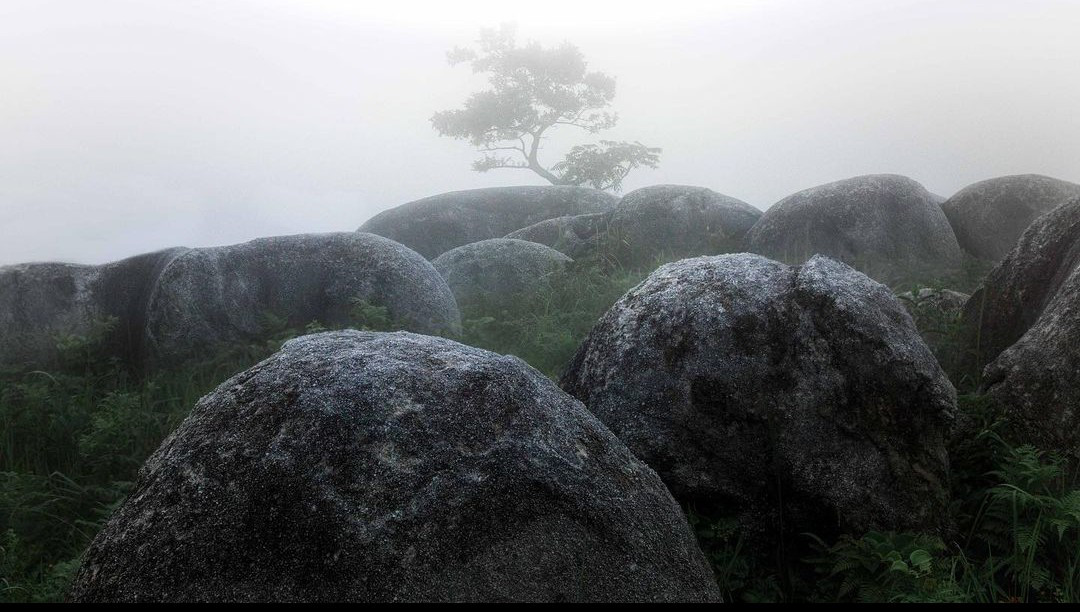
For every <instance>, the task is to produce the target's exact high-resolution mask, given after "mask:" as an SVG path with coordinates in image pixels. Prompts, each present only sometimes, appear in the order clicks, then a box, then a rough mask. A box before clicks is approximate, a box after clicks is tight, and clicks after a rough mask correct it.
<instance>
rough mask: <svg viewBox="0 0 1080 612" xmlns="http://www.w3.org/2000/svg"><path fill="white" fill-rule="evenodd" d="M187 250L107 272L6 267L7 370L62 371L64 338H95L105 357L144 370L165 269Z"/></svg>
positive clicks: (2, 276)
mask: <svg viewBox="0 0 1080 612" xmlns="http://www.w3.org/2000/svg"><path fill="white" fill-rule="evenodd" d="M184 251H185V249H180V248H178V249H168V250H164V251H158V252H154V253H147V254H144V255H138V256H135V257H130V258H128V259H123V260H120V261H117V262H113V263H109V264H105V265H100V266H86V265H77V264H66V263H33V264H18V265H14V266H5V267H2V268H0V367H16V368H19V367H52V366H55V365H56V364H57V363H58V359H59V358H60V354H59V351H58V348H57V347H58V344H59V343H60V342H61V341H62V340H63V338H65V337H82V338H84V339H87V340H89V339H93V340H95V341H96V342H97V343H98V346H95V347H94V348H95V349H96V350H99V351H100V352H101V354H102V355H103V356H104V357H116V358H119V359H121V360H122V361H123V362H124V363H126V364H128V365H132V366H136V365H138V363H139V362H140V361H141V360H142V358H143V357H144V349H145V347H144V345H143V327H144V326H145V324H146V305H147V299H148V296H149V293H150V291H151V290H152V288H153V286H154V284H155V283H156V282H157V277H158V275H159V274H160V273H161V270H162V269H163V268H164V267H165V266H166V265H168V263H169V262H170V261H172V259H173V258H175V257H176V256H178V255H179V254H180V253H183V252H184ZM110 321H111V325H109V326H106V325H105V323H107V322H110Z"/></svg>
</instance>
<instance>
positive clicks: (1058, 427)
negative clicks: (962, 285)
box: [965, 198, 1080, 461]
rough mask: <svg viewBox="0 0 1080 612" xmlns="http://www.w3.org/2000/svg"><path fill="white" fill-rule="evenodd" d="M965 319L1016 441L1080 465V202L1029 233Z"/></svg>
mask: <svg viewBox="0 0 1080 612" xmlns="http://www.w3.org/2000/svg"><path fill="white" fill-rule="evenodd" d="M965 317H966V318H967V321H968V322H969V324H970V326H971V329H973V330H975V333H974V338H975V339H976V340H977V341H978V343H976V344H975V347H976V352H977V353H978V354H979V355H981V357H982V358H983V361H984V362H989V365H988V366H987V367H986V369H985V370H984V377H983V387H984V388H985V389H986V390H987V391H988V393H989V394H990V396H991V397H992V398H993V400H994V402H995V404H996V405H997V406H998V407H999V408H1000V409H1001V410H1002V411H1003V415H1004V416H1005V418H1006V419H1007V421H1008V422H1009V428H1008V431H1009V434H1010V436H1012V438H1013V440H1014V441H1015V442H1024V443H1030V444H1033V445H1035V446H1036V447H1038V448H1040V449H1042V450H1047V451H1050V450H1053V451H1058V452H1061V453H1063V454H1065V455H1067V456H1069V457H1070V458H1071V459H1072V460H1073V461H1078V460H1080V414H1078V412H1077V408H1078V407H1080V198H1076V199H1073V200H1072V201H1070V202H1068V203H1066V204H1063V205H1062V206H1059V207H1058V208H1056V209H1054V210H1052V211H1051V212H1049V213H1047V214H1045V215H1043V216H1041V217H1039V218H1038V219H1037V220H1036V221H1035V222H1034V223H1033V224H1032V225H1031V226H1030V227H1029V228H1028V229H1027V231H1025V232H1024V234H1023V235H1022V237H1021V238H1020V241H1019V243H1018V244H1017V246H1016V248H1015V249H1013V251H1012V252H1010V253H1009V255H1008V256H1006V257H1005V259H1004V260H1002V262H1001V263H1000V264H998V266H997V267H996V268H995V269H994V270H993V272H992V273H991V274H990V277H989V278H988V279H987V281H986V284H985V285H984V286H983V287H982V288H981V289H979V291H978V292H976V293H975V295H973V296H972V298H971V300H969V301H968V304H967V307H966V311H965Z"/></svg>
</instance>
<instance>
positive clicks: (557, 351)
mask: <svg viewBox="0 0 1080 612" xmlns="http://www.w3.org/2000/svg"><path fill="white" fill-rule="evenodd" d="M659 263H660V262H659V261H657V262H656V264H659ZM653 267H655V266H653ZM649 269H651V267H650V268H649ZM645 276H646V272H645V271H644V270H628V269H623V268H619V267H618V266H613V265H611V263H610V261H604V262H600V263H597V262H592V263H590V262H579V263H576V264H573V265H571V266H570V267H568V268H567V269H566V270H564V271H562V272H559V273H556V274H553V275H551V276H549V277H548V278H545V279H543V281H542V283H541V284H540V285H539V286H538V288H537V291H536V292H535V293H533V294H532V295H530V296H527V297H526V298H522V299H516V300H503V301H498V302H496V301H489V302H487V303H475V304H465V305H462V311H463V317H464V332H463V337H461V338H459V339H460V340H462V341H464V342H466V343H468V344H472V345H475V346H479V347H482V348H487V349H490V350H493V351H496V352H500V353H509V354H515V355H518V356H519V357H521V358H523V359H524V360H526V361H527V362H529V363H530V364H532V365H533V366H534V367H536V368H537V369H539V370H540V371H542V372H544V373H545V374H547V375H548V376H550V377H553V378H557V377H558V376H559V375H560V374H561V372H562V369H563V367H565V364H566V363H568V361H569V360H570V358H571V357H572V355H573V353H574V351H575V350H576V349H577V347H578V346H579V344H580V343H581V342H582V340H583V339H584V338H585V336H586V335H587V334H588V332H589V330H590V329H591V328H592V326H593V324H594V323H595V322H596V320H597V319H598V318H599V317H600V316H601V315H602V314H603V312H605V311H606V310H607V309H608V308H609V307H610V306H611V304H612V303H614V302H615V301H616V300H617V299H618V298H619V297H620V296H621V295H622V294H623V293H624V292H625V291H626V290H628V289H629V288H630V287H632V286H634V285H635V284H637V283H638V282H639V281H640V280H642V279H643V278H644V277H645ZM934 284H940V283H934ZM908 288H910V287H903V286H902V287H898V289H905V290H906V289H908ZM352 316H353V325H352V326H353V327H358V328H365V329H376V330H385V329H394V328H396V327H397V324H396V323H395V322H394V321H393V320H392V319H391V317H389V316H388V315H387V311H386V309H385V308H381V307H379V306H376V305H372V304H369V303H366V302H357V303H356V304H354V308H353V312H352ZM927 320H930V319H927ZM284 321H285V319H284V318H282V317H277V316H273V315H271V314H266V315H265V316H264V317H263V327H264V334H263V337H262V338H261V339H260V340H258V341H253V342H250V343H247V344H242V345H237V346H229V347H222V348H221V351H220V352H219V353H218V354H217V355H216V356H215V357H213V358H211V359H207V360H205V361H203V362H200V363H192V364H188V365H187V366H185V367H183V368H179V369H176V370H172V371H167V372H155V373H152V374H151V375H149V376H135V375H133V374H132V373H130V372H128V371H127V370H126V369H125V368H124V367H123V366H122V364H120V363H117V362H115V361H110V360H108V359H105V358H104V357H103V356H102V355H101V354H99V352H98V350H97V347H98V346H99V345H100V340H101V338H102V337H104V336H105V335H106V334H107V332H108V329H109V328H110V326H112V325H115V324H116V321H103V322H102V323H101V325H99V326H98V327H97V328H96V329H95V330H94V331H93V332H91V333H90V334H88V335H87V336H84V337H65V338H58V339H57V343H58V346H60V347H61V349H62V357H63V359H62V363H61V365H60V366H58V367H57V368H55V369H53V370H50V371H48V372H45V371H38V370H22V371H7V372H0V602H24V601H59V600H62V599H63V598H64V595H65V593H66V590H67V586H68V584H69V582H70V580H71V578H72V576H73V575H74V572H75V571H76V570H77V568H78V564H79V557H80V555H81V553H82V551H83V550H85V548H86V546H87V545H88V543H89V542H90V540H91V539H92V538H93V537H94V535H95V534H96V533H97V531H98V530H99V529H100V528H101V526H102V525H103V523H104V521H105V520H107V518H108V516H109V515H110V513H111V512H112V511H113V509H115V508H116V507H117V506H118V504H119V503H120V502H121V500H122V499H123V498H124V496H125V495H126V493H127V492H128V491H129V490H130V488H131V483H132V481H133V480H134V479H135V477H136V473H137V471H138V468H139V466H140V465H142V463H143V462H144V461H145V459H146V458H147V456H148V455H149V454H150V453H151V452H153V450H154V449H155V448H156V447H157V446H158V445H159V444H160V442H161V440H162V439H163V438H164V437H165V436H166V435H168V433H169V432H170V431H172V429H173V428H174V427H176V425H177V424H178V423H179V422H180V421H181V420H182V419H183V418H184V417H185V416H186V414H187V413H188V411H189V410H190V409H191V407H192V406H193V405H194V404H195V402H196V401H197V400H198V398H200V397H201V396H203V395H204V394H205V393H207V392H208V391H210V390H211V389H213V388H214V387H215V386H216V385H218V384H220V382H222V381H223V380H225V379H226V378H227V377H229V376H231V375H232V374H234V373H236V372H238V371H240V370H242V369H244V368H246V367H248V366H250V365H251V364H253V363H255V362H256V361H258V360H260V359H262V358H264V357H265V356H268V355H269V354H271V353H273V352H274V351H276V350H277V349H278V348H279V347H280V345H281V343H282V342H283V341H284V340H286V339H288V338H290V337H292V336H295V335H299V334H302V333H306V332H312V331H319V330H322V329H323V326H321V325H319V324H318V323H312V324H311V325H309V326H307V327H306V328H304V329H289V328H288V327H287V325H286V324H285V322H284ZM933 325H935V329H936V330H937V332H939V333H941V334H944V335H945V336H946V340H948V336H949V335H950V334H954V333H956V331H955V329H954V326H953V322H951V321H938V320H933ZM946 345H948V343H946ZM956 350H960V349H956ZM967 390H968V391H970V389H967ZM961 411H962V413H963V415H964V419H962V420H963V422H964V424H965V425H964V428H965V434H964V435H962V436H958V437H957V442H956V443H954V446H953V448H951V449H950V452H951V456H952V457H953V482H952V494H953V498H954V500H955V502H954V504H953V506H952V508H951V509H950V515H951V516H950V518H951V519H952V520H951V522H952V524H953V525H955V529H954V530H953V531H951V532H950V533H948V534H946V535H945V536H942V535H940V534H918V533H890V532H871V533H865V534H847V535H844V536H842V537H840V538H839V539H838V540H836V541H832V542H825V541H822V540H820V539H818V538H816V537H815V536H813V534H806V535H805V536H804V537H805V541H804V544H805V546H804V547H803V548H804V549H806V550H809V551H811V553H810V554H807V555H806V557H805V558H803V559H801V560H799V561H797V562H796V563H797V567H795V568H794V570H793V569H792V568H785V569H784V570H783V571H781V570H780V569H779V568H777V567H775V566H774V565H773V564H771V563H769V561H768V560H763V559H760V558H755V557H754V556H753V555H752V554H750V552H749V551H748V550H747V547H746V546H745V545H744V542H743V539H742V537H741V535H740V533H739V530H738V526H737V524H736V523H735V521H733V520H731V519H728V518H725V517H706V516H702V515H700V514H698V513H697V512H695V511H694V510H693V509H689V511H688V516H689V519H690V523H691V525H692V526H693V528H694V530H695V532H696V534H697V536H698V539H699V541H700V542H701V544H702V549H703V551H704V552H705V554H706V556H707V558H708V559H709V561H710V562H711V563H712V564H713V566H714V568H715V569H716V574H717V577H718V581H719V584H720V586H721V589H722V591H723V593H724V596H725V598H726V599H728V600H730V601H792V600H794V601H803V600H806V601H894V602H923V601H947V602H954V601H965V602H966V601H973V602H990V601H1052V602H1057V601H1067V602H1073V601H1078V600H1080V487H1078V484H1077V480H1076V475H1075V474H1074V473H1072V472H1070V471H1069V469H1068V467H1067V465H1066V463H1065V462H1064V461H1063V460H1062V459H1061V458H1060V457H1056V456H1054V455H1051V454H1047V453H1043V452H1040V451H1039V450H1037V449H1034V448H1031V447H1028V446H1015V445H1013V444H1011V443H1010V441H1009V440H1008V436H1007V433H1008V432H1007V430H1006V428H1004V427H1002V425H1001V423H1000V422H998V421H997V420H996V415H995V413H994V412H993V411H992V410H991V409H990V406H989V405H988V403H987V402H986V400H985V399H984V398H982V397H980V396H978V395H975V394H973V393H967V394H965V395H963V396H962V397H961Z"/></svg>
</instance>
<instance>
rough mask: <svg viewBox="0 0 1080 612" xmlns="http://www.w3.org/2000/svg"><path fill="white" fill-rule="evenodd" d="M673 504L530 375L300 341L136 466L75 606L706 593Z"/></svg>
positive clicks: (389, 340) (620, 450) (344, 340)
mask: <svg viewBox="0 0 1080 612" xmlns="http://www.w3.org/2000/svg"><path fill="white" fill-rule="evenodd" d="M717 596H718V594H717V588H716V583H715V581H714V579H713V575H712V572H711V570H710V568H709V567H708V565H707V564H706V562H705V560H704V558H703V556H702V554H701V551H700V550H699V549H698V547H697V543H696V542H695V540H694V537H693V535H692V533H691V531H690V529H689V526H688V525H687V522H686V520H685V518H684V516H683V514H682V512H681V509H680V508H679V506H678V504H676V503H675V501H674V500H673V499H672V498H671V495H670V494H669V493H668V491H667V490H666V489H665V488H664V485H663V483H662V482H661V481H660V479H659V478H658V477H657V475H656V474H655V472H653V471H652V470H651V469H649V468H648V467H647V466H646V465H645V464H643V463H642V462H641V461H639V460H638V459H636V458H635V457H634V456H633V455H631V454H630V452H629V451H628V450H627V449H626V447H625V446H623V445H622V444H621V443H620V442H619V441H618V440H617V439H616V438H615V436H613V435H612V434H611V433H610V432H609V431H608V430H607V429H605V428H604V427H603V425H601V424H600V423H599V421H597V420H596V419H595V417H593V416H592V415H590V414H589V412H588V411H587V410H586V409H585V407H584V406H582V405H581V403H580V402H577V401H576V400H574V399H573V398H571V397H570V396H568V395H566V394H565V393H563V392H562V391H560V390H559V388H558V387H556V386H555V384H554V383H552V382H551V381H549V380H548V379H546V378H544V377H543V376H542V375H541V374H540V373H539V372H537V371H536V370H533V369H532V368H530V367H528V366H527V365H526V364H525V363H524V362H522V361H521V360H519V359H517V358H514V357H504V356H500V355H496V354H494V353H489V352H487V351H483V350H480V349H475V348H472V347H467V346H464V345H461V344H458V343H456V342H452V341H449V340H445V339H442V338H432V337H426V336H418V335H413V334H408V333H393V334H386V333H373V332H358V331H344V332H332V333H324V334H318V335H313V336H306V337H303V338H299V339H296V340H293V341H290V342H288V343H286V344H285V346H284V347H283V348H282V350H281V351H280V352H279V353H277V354H276V355H274V356H273V357H271V358H270V359H268V360H266V361H264V362H262V363H260V364H258V365H256V366H255V367H253V368H251V369H249V370H248V371H246V372H243V373H241V374H239V375H237V376H235V377H233V378H232V379H230V380H228V381H226V382H225V383H223V384H222V385H221V386H220V387H218V389H217V390H215V391H214V392H212V393H211V394H209V395H207V396H206V397H204V398H203V399H202V400H201V401H200V402H199V403H198V404H197V405H196V406H195V409H194V410H193V411H192V413H191V415H190V416H189V417H188V418H187V419H186V420H185V421H184V422H183V423H182V424H181V425H180V427H179V429H178V430H177V431H176V432H175V433H173V434H172V435H171V436H170V437H169V438H168V439H167V440H166V441H165V442H164V443H163V444H162V446H161V448H159V449H158V450H157V452H155V453H154V455H153V456H151V458H150V459H149V460H148V461H147V463H146V465H145V466H144V467H143V469H142V471H141V472H140V475H139V477H138V481H137V483H136V485H135V488H134V490H133V492H132V493H131V495H130V496H129V497H128V499H127V500H126V501H125V502H124V503H123V505H121V506H120V508H119V509H118V510H117V511H116V512H115V513H114V515H113V516H112V518H111V519H110V520H109V522H108V524H107V525H106V526H105V528H104V529H103V530H102V531H101V533H100V534H99V535H98V536H97V538H95V540H94V542H93V544H92V545H91V546H90V549H89V550H88V551H87V553H86V555H85V557H84V560H83V563H82V567H81V569H80V571H79V574H78V575H77V576H76V578H75V580H74V586H73V588H72V593H71V598H72V599H73V600H75V601H78V602H101V601H277V600H284V601H341V602H383V601H502V600H516V601H585V600H590V601H708V600H715V599H717Z"/></svg>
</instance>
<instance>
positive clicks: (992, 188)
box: [942, 174, 1080, 262]
mask: <svg viewBox="0 0 1080 612" xmlns="http://www.w3.org/2000/svg"><path fill="white" fill-rule="evenodd" d="M1077 196H1080V185H1077V184H1075V183H1069V182H1066V181H1061V180H1058V179H1054V178H1050V177H1048V176H1039V175H1037V174H1023V175H1018V176H1003V177H999V178H994V179H990V180H987V181H982V182H979V183H975V184H974V185H969V186H968V187H965V188H964V189H962V190H960V191H959V192H958V193H957V194H956V195H954V196H953V197H951V198H949V200H948V201H947V202H945V203H944V204H942V208H943V209H944V210H945V215H946V216H948V218H949V223H951V224H952V227H953V231H954V232H955V233H956V239H957V240H958V241H959V242H960V246H961V247H962V248H963V249H964V250H965V251H967V252H968V253H971V254H972V255H974V256H975V257H978V258H980V259H985V260H988V261H994V262H996V261H999V260H1001V258H1003V257H1004V256H1005V255H1007V254H1008V253H1009V251H1011V250H1012V248H1013V247H1014V246H1016V241H1017V240H1018V239H1019V238H1020V235H1021V234H1023V233H1024V230H1025V229H1027V227H1028V226H1029V225H1031V222H1032V221H1034V220H1035V219H1036V218H1037V217H1038V216H1040V215H1042V214H1044V213H1047V212H1049V211H1051V210H1053V209H1054V208H1056V207H1058V206H1060V205H1061V204H1064V203H1065V202H1067V201H1069V200H1070V199H1072V198H1074V197H1077Z"/></svg>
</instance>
